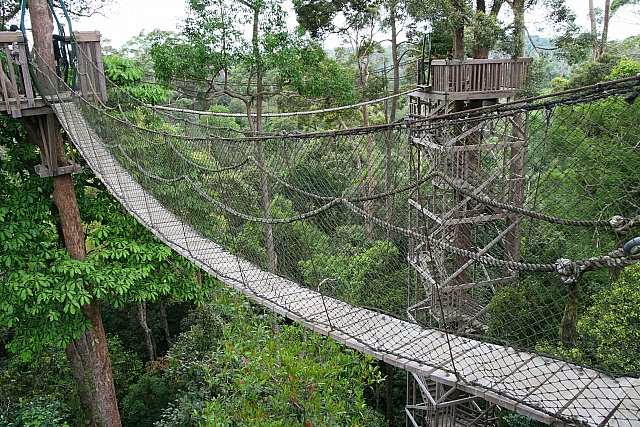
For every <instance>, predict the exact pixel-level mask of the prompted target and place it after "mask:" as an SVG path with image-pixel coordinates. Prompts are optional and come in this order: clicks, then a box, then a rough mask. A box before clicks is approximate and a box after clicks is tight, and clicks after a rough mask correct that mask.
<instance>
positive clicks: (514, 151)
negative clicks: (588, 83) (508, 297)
mask: <svg viewBox="0 0 640 427" xmlns="http://www.w3.org/2000/svg"><path fill="white" fill-rule="evenodd" d="M524 7H525V4H524V0H514V2H513V26H514V38H515V40H514V49H513V59H518V58H521V57H522V56H523V55H524V46H525V41H524V33H525V22H524ZM511 135H512V136H513V143H512V145H511V147H510V149H509V156H510V158H509V159H508V161H509V173H510V181H509V189H508V190H509V198H510V200H509V201H510V203H511V204H512V205H514V206H517V207H522V206H523V204H524V168H525V160H526V155H527V137H528V135H527V126H526V120H525V115H524V114H522V113H518V114H515V115H514V116H513V123H512V129H511ZM506 225H507V227H511V226H513V227H512V228H511V231H509V232H508V233H507V235H506V236H505V238H504V245H505V251H506V253H507V255H508V256H509V258H510V259H511V260H513V261H518V260H519V259H520V237H521V227H520V215H517V214H513V213H510V214H509V215H508V218H507V221H506Z"/></svg>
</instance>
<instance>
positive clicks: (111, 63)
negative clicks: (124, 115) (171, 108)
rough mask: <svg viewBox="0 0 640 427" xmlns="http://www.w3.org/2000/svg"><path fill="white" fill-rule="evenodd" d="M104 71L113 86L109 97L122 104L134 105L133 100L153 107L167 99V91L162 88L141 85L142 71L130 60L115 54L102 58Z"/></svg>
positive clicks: (146, 84)
mask: <svg viewBox="0 0 640 427" xmlns="http://www.w3.org/2000/svg"><path fill="white" fill-rule="evenodd" d="M104 70H105V71H104V72H105V75H106V76H107V78H108V79H109V80H110V81H111V82H113V83H114V85H115V87H113V88H112V90H111V93H110V96H113V97H115V98H116V99H117V100H118V101H120V102H122V103H124V104H128V103H134V104H135V100H138V101H142V102H144V103H147V104H152V105H155V104H160V103H162V102H165V101H166V100H167V99H168V97H169V91H168V90H167V89H166V88H164V87H163V86H160V85H157V84H151V83H143V81H142V80H143V78H144V70H143V69H142V68H140V67H138V66H137V65H136V64H135V62H134V61H132V60H130V59H127V58H124V57H122V56H120V55H115V54H114V55H107V56H105V57H104ZM131 98H133V99H131Z"/></svg>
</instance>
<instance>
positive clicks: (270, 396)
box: [123, 288, 382, 426]
mask: <svg viewBox="0 0 640 427" xmlns="http://www.w3.org/2000/svg"><path fill="white" fill-rule="evenodd" d="M185 326H187V327H189V330H188V332H185V333H183V334H182V335H181V336H180V338H179V339H178V342H177V343H176V344H175V346H174V347H173V348H172V349H171V351H170V352H169V355H168V357H167V359H166V360H165V361H163V362H162V363H161V364H158V365H157V367H156V368H157V369H155V370H152V371H149V372H148V373H147V374H146V375H145V376H143V377H142V378H141V380H140V381H139V382H138V383H137V384H135V385H133V386H131V387H130V389H129V394H128V395H127V397H126V398H125V399H124V400H123V408H124V412H125V414H129V415H126V417H127V418H126V419H127V422H131V423H136V424H135V425H152V424H153V423H155V424H154V425H156V426H170V425H171V426H173V425H192V424H205V425H273V426H290V425H300V426H302V425H305V423H308V422H311V423H312V424H313V425H353V426H358V425H363V426H364V425H367V426H370V425H382V424H381V422H382V420H381V418H380V416H379V415H377V414H375V413H374V412H373V411H372V410H371V409H370V408H369V407H368V406H367V405H366V402H365V398H364V393H365V391H366V389H367V388H368V387H371V386H373V385H374V384H376V383H377V382H379V381H380V379H381V378H380V373H379V372H378V370H377V368H376V365H375V364H374V363H373V361H371V360H369V359H367V358H362V357H361V356H359V355H357V354H356V353H354V352H351V351H345V350H344V349H342V348H341V347H340V346H339V345H338V344H336V343H335V342H333V341H330V340H327V339H325V338H322V337H320V336H318V335H316V334H313V333H310V332H307V331H305V330H304V329H303V328H302V327H300V326H293V325H290V326H283V325H281V324H280V323H279V319H278V318H276V317H274V316H273V315H270V314H266V313H263V312H262V311H261V310H260V309H257V308H253V307H252V306H251V305H250V304H249V303H248V302H247V301H246V300H245V299H244V298H242V297H239V296H238V295H237V294H235V293H234V292H233V291H229V290H227V289H225V288H220V289H216V290H215V291H214V292H213V293H212V296H211V300H210V302H209V303H207V304H206V305H204V306H202V307H200V308H198V309H197V310H196V311H194V313H193V314H192V316H190V317H189V318H188V320H187V322H186V323H185ZM166 402H169V403H168V405H165V403H166ZM161 409H162V412H160V410H161ZM138 423H139V424H138Z"/></svg>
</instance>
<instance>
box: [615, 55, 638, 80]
mask: <svg viewBox="0 0 640 427" xmlns="http://www.w3.org/2000/svg"><path fill="white" fill-rule="evenodd" d="M637 74H640V61H636V60H635V59H631V58H622V59H620V61H619V62H618V64H617V65H616V66H615V67H613V69H612V70H611V73H610V74H609V77H608V78H609V79H610V80H616V79H622V78H624V77H633V76H635V75H637Z"/></svg>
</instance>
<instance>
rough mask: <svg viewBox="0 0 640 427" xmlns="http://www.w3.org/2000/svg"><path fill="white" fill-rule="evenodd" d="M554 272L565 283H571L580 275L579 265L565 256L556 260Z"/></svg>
mask: <svg viewBox="0 0 640 427" xmlns="http://www.w3.org/2000/svg"><path fill="white" fill-rule="evenodd" d="M556 272H557V273H558V274H559V275H560V280H561V281H562V283H564V284H565V285H572V284H574V283H576V282H577V281H578V277H580V273H581V270H580V267H579V266H578V264H576V263H575V262H573V261H571V260H570V259H567V258H560V259H559V260H557V261H556Z"/></svg>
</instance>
